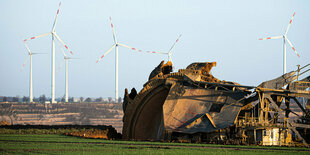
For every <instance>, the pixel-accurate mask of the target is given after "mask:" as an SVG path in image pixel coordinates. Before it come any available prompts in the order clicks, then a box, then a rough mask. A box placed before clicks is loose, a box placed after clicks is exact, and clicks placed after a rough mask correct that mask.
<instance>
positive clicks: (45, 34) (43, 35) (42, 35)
mask: <svg viewBox="0 0 310 155" xmlns="http://www.w3.org/2000/svg"><path fill="white" fill-rule="evenodd" d="M49 34H51V32H48V33H44V34H41V35H38V36H35V37H31V38H28V39H25V40H24V42H26V41H28V40H32V39H36V38H40V37H45V36H47V35H49Z"/></svg>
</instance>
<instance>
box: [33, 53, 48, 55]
mask: <svg viewBox="0 0 310 155" xmlns="http://www.w3.org/2000/svg"><path fill="white" fill-rule="evenodd" d="M36 54H47V53H31V55H36Z"/></svg>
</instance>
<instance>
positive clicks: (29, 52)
mask: <svg viewBox="0 0 310 155" xmlns="http://www.w3.org/2000/svg"><path fill="white" fill-rule="evenodd" d="M24 45H25V47H26V48H27V51H28V54H29V55H31V51H30V49H29V47H28V45H27V43H26V42H24Z"/></svg>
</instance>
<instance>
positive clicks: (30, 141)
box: [0, 134, 310, 154]
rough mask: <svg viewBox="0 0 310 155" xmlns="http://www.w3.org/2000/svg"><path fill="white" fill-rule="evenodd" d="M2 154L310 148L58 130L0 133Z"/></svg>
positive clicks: (304, 151) (248, 151)
mask: <svg viewBox="0 0 310 155" xmlns="http://www.w3.org/2000/svg"><path fill="white" fill-rule="evenodd" d="M0 151H1V154H59V153H63V154H103V153H105V154H293V153H294V154H309V153H310V149H309V148H289V147H259V146H234V145H215V144H189V143H161V142H133V141H115V140H113V141H112V140H104V139H86V138H78V137H71V136H64V135H57V134H42V135H40V134H0Z"/></svg>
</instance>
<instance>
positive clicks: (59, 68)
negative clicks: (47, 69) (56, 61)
mask: <svg viewBox="0 0 310 155" xmlns="http://www.w3.org/2000/svg"><path fill="white" fill-rule="evenodd" d="M63 64H64V63H62V64H61V65H60V66H59V67H58V69H57V71H56V75H58V73H59V71H60V70H61V68H62V66H63Z"/></svg>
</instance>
